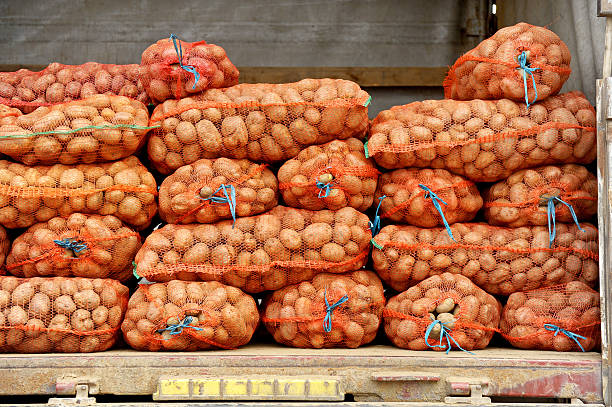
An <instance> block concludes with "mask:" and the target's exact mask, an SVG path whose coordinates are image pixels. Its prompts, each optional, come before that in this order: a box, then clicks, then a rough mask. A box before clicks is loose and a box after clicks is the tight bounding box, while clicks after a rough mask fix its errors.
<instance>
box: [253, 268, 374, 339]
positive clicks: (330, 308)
mask: <svg viewBox="0 0 612 407" xmlns="http://www.w3.org/2000/svg"><path fill="white" fill-rule="evenodd" d="M384 306H385V297H384V293H383V286H382V283H381V282H380V279H379V278H378V277H377V276H376V274H374V273H372V272H371V271H365V270H359V271H354V272H352V273H347V274H328V273H323V274H318V275H316V276H315V277H314V278H313V279H312V280H311V281H304V282H302V283H300V284H295V285H291V286H288V287H285V288H282V289H280V290H278V291H275V292H274V293H273V294H271V295H270V296H269V297H268V299H267V300H266V305H265V307H264V312H263V314H264V316H263V317H262V321H263V322H264V323H265V325H266V328H267V329H268V331H269V332H270V333H271V334H272V336H273V337H274V340H276V342H279V343H282V344H284V345H288V346H294V347H297V348H344V347H346V348H356V347H358V346H361V345H365V344H366V343H370V342H372V341H373V340H374V338H375V337H376V333H377V331H378V326H379V324H380V320H381V318H382V311H383V308H384Z"/></svg>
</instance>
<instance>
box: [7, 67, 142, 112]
mask: <svg viewBox="0 0 612 407" xmlns="http://www.w3.org/2000/svg"><path fill="white" fill-rule="evenodd" d="M96 94H107V95H119V96H127V97H129V98H131V99H136V100H139V101H141V102H143V103H148V97H147V94H146V92H145V91H144V88H143V86H142V84H141V83H140V81H139V80H138V65H137V64H131V65H111V64H99V63H97V62H87V63H85V64H82V65H64V64H60V63H58V62H53V63H51V64H49V65H48V66H47V67H46V68H45V69H43V70H42V71H39V72H32V71H29V70H27V69H20V70H18V71H17V72H0V103H2V104H4V105H8V106H14V107H17V108H19V109H21V110H22V111H24V112H26V113H29V112H31V111H33V110H34V109H36V108H37V107H39V106H48V105H52V104H55V103H63V102H69V101H71V100H78V99H85V98H88V97H90V96H93V95H96Z"/></svg>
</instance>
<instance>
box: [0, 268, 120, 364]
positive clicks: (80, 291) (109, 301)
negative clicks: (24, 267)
mask: <svg viewBox="0 0 612 407" xmlns="http://www.w3.org/2000/svg"><path fill="white" fill-rule="evenodd" d="M128 297H129V293H128V289H127V287H125V286H123V285H121V284H120V283H119V282H118V281H116V280H106V279H99V278H97V279H89V278H80V277H34V278H17V277H8V276H5V277H0V352H18V353H49V352H70V353H72V352H99V351H103V350H106V349H109V348H110V347H111V346H113V345H114V344H115V342H116V340H117V339H118V337H119V325H120V324H121V321H122V320H123V315H124V314H125V310H126V308H127V303H128Z"/></svg>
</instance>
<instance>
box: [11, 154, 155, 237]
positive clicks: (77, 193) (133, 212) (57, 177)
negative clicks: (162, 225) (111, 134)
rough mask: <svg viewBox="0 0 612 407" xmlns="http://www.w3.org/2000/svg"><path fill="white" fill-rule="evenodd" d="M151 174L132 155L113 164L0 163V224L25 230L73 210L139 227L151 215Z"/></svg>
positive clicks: (145, 225)
mask: <svg viewBox="0 0 612 407" xmlns="http://www.w3.org/2000/svg"><path fill="white" fill-rule="evenodd" d="M156 195H157V185H156V183H155V178H153V175H152V174H151V173H150V172H149V171H148V170H147V169H146V168H145V167H144V166H143V165H142V164H141V163H140V161H138V159H137V158H136V157H134V156H130V157H128V158H125V159H123V160H120V161H116V162H114V163H105V164H79V165H76V166H68V165H62V164H56V165H53V166H42V165H37V166H32V167H29V166H26V165H23V164H17V163H12V162H10V161H5V160H0V224H2V225H3V226H5V227H8V228H25V227H29V226H32V225H34V224H35V223H39V222H46V221H48V220H49V219H51V218H53V217H55V216H62V217H67V216H68V215H70V214H72V213H76V212H81V213H91V214H99V215H114V216H116V217H118V218H119V219H121V220H122V221H123V222H125V223H127V224H129V225H132V226H134V227H135V228H136V229H139V230H140V229H144V228H145V227H147V226H148V225H149V224H150V223H151V218H152V217H153V215H155V213H156V212H157V203H156V202H155V196H156Z"/></svg>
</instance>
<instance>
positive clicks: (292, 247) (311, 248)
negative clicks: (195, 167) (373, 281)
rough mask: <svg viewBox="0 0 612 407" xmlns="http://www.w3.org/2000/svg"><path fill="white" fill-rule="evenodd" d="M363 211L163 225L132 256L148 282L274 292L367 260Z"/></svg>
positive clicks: (284, 212)
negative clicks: (191, 282) (218, 284)
mask: <svg viewBox="0 0 612 407" xmlns="http://www.w3.org/2000/svg"><path fill="white" fill-rule="evenodd" d="M368 222H369V220H368V217H367V216H366V215H364V214H362V213H359V212H357V211H356V210H355V209H353V208H343V209H340V210H339V211H335V212H334V211H327V210H326V211H307V210H304V209H293V208H286V207H282V206H277V207H275V208H274V209H272V210H271V211H270V212H267V213H265V214H263V215H257V216H251V217H246V218H238V219H236V222H235V224H233V223H232V221H229V220H227V221H221V222H217V223H214V224H210V225H166V226H164V227H162V228H160V229H158V230H155V231H153V232H152V233H151V234H150V235H149V236H148V237H147V239H146V240H145V242H144V244H143V246H142V248H141V249H140V251H139V252H138V254H137V255H136V263H137V266H136V271H137V274H138V275H139V276H140V277H145V278H146V279H147V280H149V281H168V280H172V279H179V280H215V281H221V282H223V283H224V284H228V285H231V286H234V287H238V288H241V289H244V290H245V291H247V292H250V293H257V292H260V291H264V290H277V289H279V288H282V287H284V286H287V285H290V284H295V283H298V282H300V281H304V280H308V279H311V278H313V276H314V275H315V274H317V273H321V272H322V271H327V272H333V273H344V272H347V271H353V270H358V269H359V268H361V267H362V266H363V265H364V264H365V263H366V261H367V259H368V254H369V251H370V239H371V237H372V234H371V232H370V229H369V227H368Z"/></svg>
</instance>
